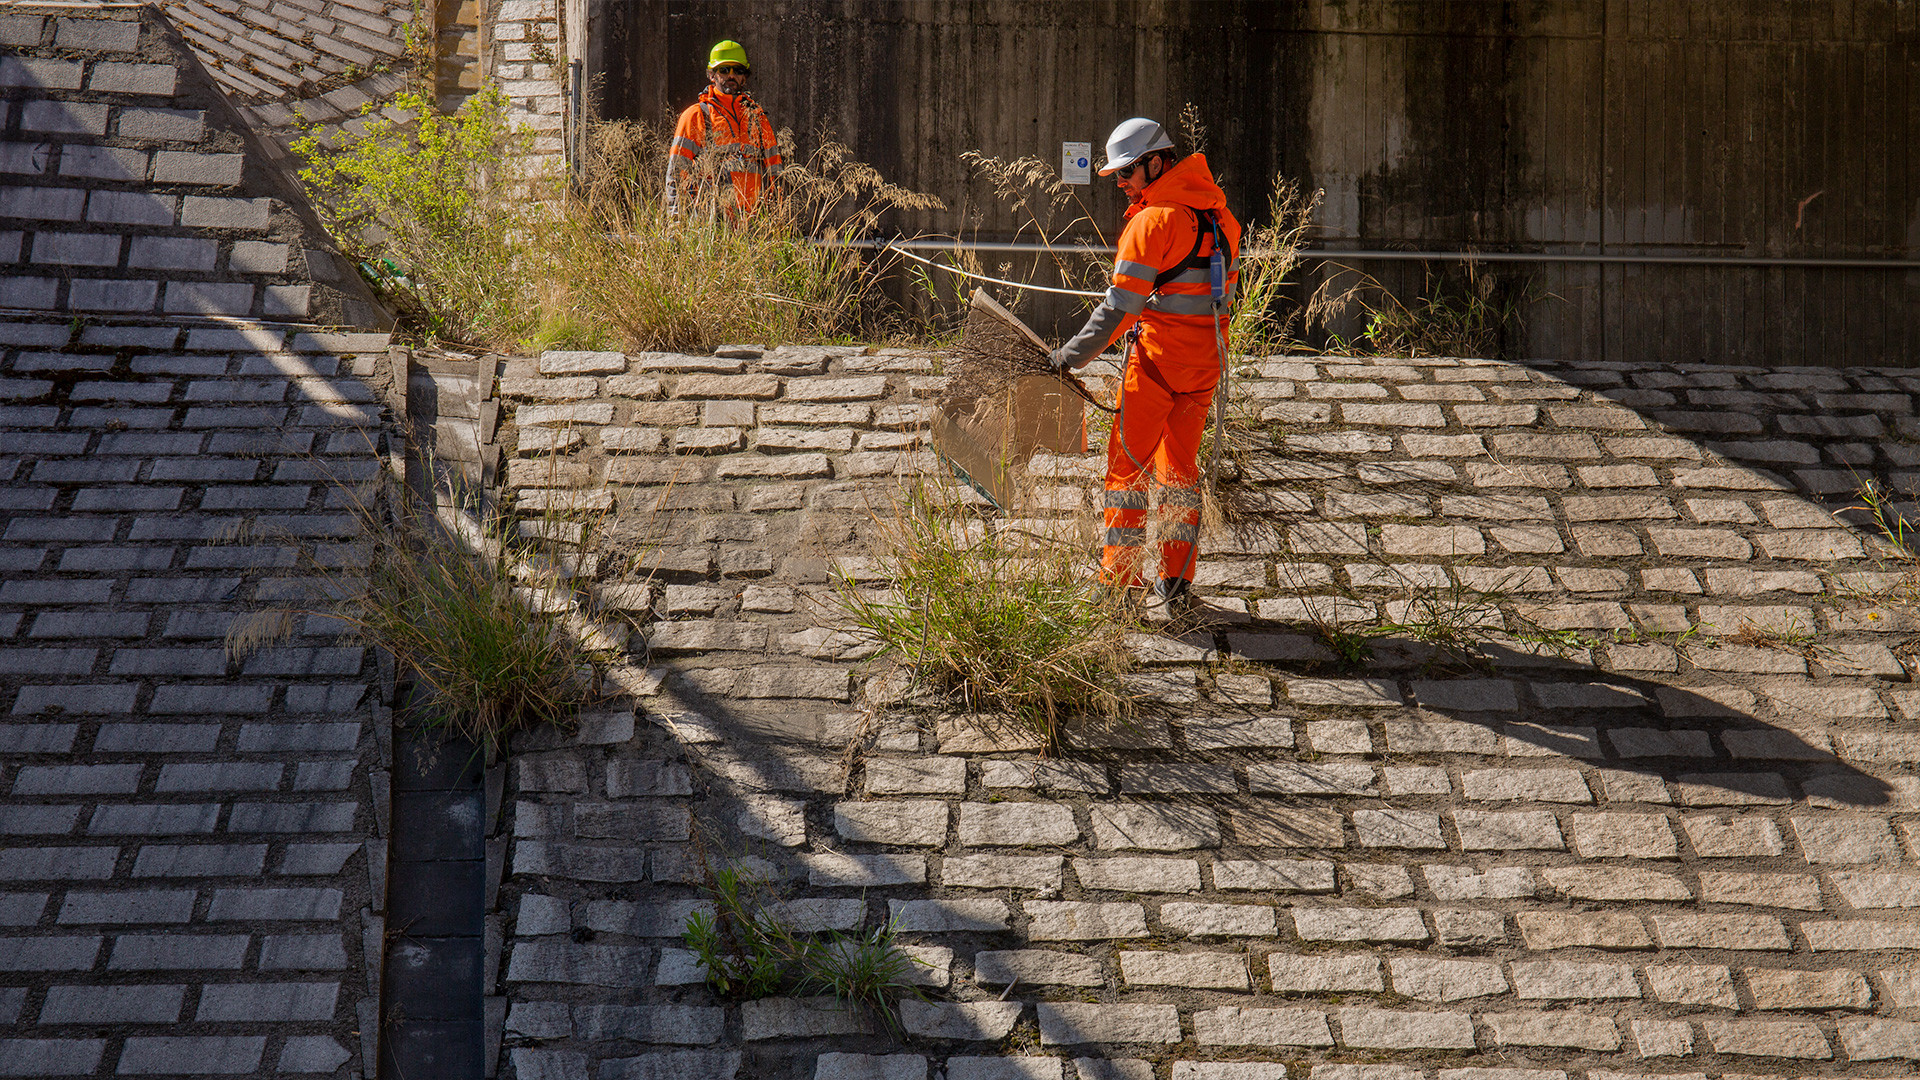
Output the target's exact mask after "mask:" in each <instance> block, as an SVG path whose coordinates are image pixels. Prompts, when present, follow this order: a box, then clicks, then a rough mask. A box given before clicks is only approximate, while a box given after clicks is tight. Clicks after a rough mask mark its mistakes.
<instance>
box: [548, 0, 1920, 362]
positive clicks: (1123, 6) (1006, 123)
mask: <svg viewBox="0 0 1920 1080" xmlns="http://www.w3.org/2000/svg"><path fill="white" fill-rule="evenodd" d="M586 7H587V18H588V22H589V28H588V34H587V37H588V44H587V46H586V60H587V67H588V70H589V71H591V72H593V73H594V75H595V78H596V79H597V80H598V83H597V87H596V90H597V94H596V96H597V104H598V108H599V111H600V113H601V114H602V115H603V116H607V117H627V118H638V119H645V120H660V119H662V118H663V117H665V116H666V115H668V114H669V113H670V112H671V111H672V110H674V109H677V108H679V107H683V106H684V105H685V104H686V103H687V102H689V101H691V100H692V99H693V97H694V96H695V95H697V93H698V92H699V89H700V86H701V83H702V79H703V71H702V69H703V66H704V62H705V57H706V51H707V48H708V46H709V45H710V44H711V43H712V42H713V41H715V40H718V39H720V38H723V37H733V38H736V39H738V40H740V41H742V42H743V43H745V45H746V46H747V49H748V51H749V54H750V55H751V57H752V58H753V60H754V64H755V93H756V95H757V96H758V97H759V99H760V101H761V102H762V104H763V105H765V106H766V108H767V109H768V111H769V113H770V114H771V115H772V116H773V117H774V118H775V120H776V122H777V123H779V124H781V125H783V126H790V127H792V128H793V129H794V131H795V132H796V133H798V135H799V138H800V143H801V149H802V151H803V152H804V151H805V150H806V149H807V148H809V147H811V146H813V145H817V143H818V139H819V137H820V135H821V133H822V132H824V131H831V132H833V133H835V134H837V135H838V136H839V137H840V138H841V139H843V140H845V141H847V142H849V143H850V144H851V145H852V146H853V148H854V149H855V151H856V153H857V154H858V155H859V156H860V157H862V158H864V159H865V160H867V161H870V162H872V163H873V164H875V165H876V166H878V167H879V168H880V169H881V170H882V171H883V172H885V173H886V174H887V175H888V176H889V177H891V178H893V179H895V180H897V181H899V182H901V183H904V184H907V185H908V186H911V187H914V188H918V189H920V190H924V191H930V192H933V193H935V194H938V195H940V196H941V197H942V198H944V199H946V200H947V202H948V204H949V206H950V209H949V210H947V211H945V212H936V213H928V214H924V215H919V216H916V217H914V218H912V219H910V220H902V221H900V222H899V223H898V224H899V225H900V226H901V227H902V228H904V229H906V230H907V231H910V232H911V231H922V230H925V231H933V232H948V233H951V232H963V233H966V234H968V235H974V234H976V233H977V234H978V235H979V236H981V237H1004V236H1008V235H1011V234H1012V233H1013V232H1014V226H1015V222H1014V221H1013V220H1012V219H1011V217H1010V216H1009V215H1008V214H1007V213H1006V212H1005V211H1004V209H1003V208H1002V207H1001V206H1000V205H999V204H998V203H997V202H996V201H995V200H994V199H993V198H992V196H991V193H990V192H989V191H987V190H986V189H985V186H984V185H983V184H981V183H980V182H979V181H978V180H977V178H974V177H970V176H969V175H968V172H967V170H966V169H965V167H964V166H963V165H962V164H961V161H960V154H961V153H962V152H963V151H966V150H979V151H981V152H984V153H989V154H994V155H998V156H1002V157H1016V156H1020V155H1026V154H1032V155H1036V156H1039V157H1041V158H1044V159H1046V160H1048V161H1057V160H1058V158H1059V155H1060V149H1061V146H1060V144H1061V143H1062V142H1063V141H1066V140H1082V141H1089V142H1093V143H1095V144H1096V146H1097V145H1098V144H1099V143H1100V141H1101V140H1102V139H1103V138H1104V136H1105V134H1106V132H1107V131H1108V130H1109V129H1110V128H1111V126H1112V125H1113V124H1114V123H1115V122H1116V121H1118V120H1120V119H1123V118H1125V117H1127V116H1131V115H1136V114H1144V115H1150V116H1159V117H1170V116H1172V115H1173V114H1174V113H1175V112H1176V111H1177V110H1178V109H1179V107H1180V106H1181V105H1182V104H1183V103H1186V102H1192V103H1194V104H1195V105H1197V106H1198V107H1199V108H1200V110H1201V113H1202V117H1203V119H1204V122H1205V125H1206V127H1207V130H1208V138H1207V149H1208V155H1209V158H1210V160H1211V161H1212V162H1213V163H1214V165H1215V168H1216V171H1217V172H1218V173H1219V174H1220V176H1221V177H1222V180H1223V184H1224V186H1226V187H1227V189H1228V192H1229V196H1230V198H1231V199H1232V200H1233V202H1234V204H1235V206H1236V208H1238V209H1240V210H1242V211H1243V212H1244V213H1243V216H1249V217H1259V216H1261V214H1260V212H1259V211H1260V208H1261V206H1262V204H1263V203H1264V201H1265V192H1266V191H1267V190H1268V187H1269V184H1270V182H1271V180H1272V178H1273V177H1274V175H1275V174H1280V175H1284V176H1288V177H1293V178H1295V179H1297V180H1299V181H1300V182H1301V183H1302V184H1303V185H1306V186H1308V187H1309V188H1313V187H1318V188H1323V189H1325V191H1326V193H1327V201H1326V204H1325V206H1324V207H1323V209H1322V212H1321V216H1320V224H1321V225H1322V226H1323V235H1324V238H1325V240H1324V242H1325V243H1326V244H1327V246H1330V247H1345V248H1348V249H1361V250H1382V249H1416V250H1433V251H1458V250H1462V249H1481V250H1488V251H1529V252H1541V253H1550V254H1561V255H1600V254H1608V255H1616V256H1617V255H1629V256H1633V255H1709V256H1720V257H1726V256H1735V257H1765V258H1814V259H1840V258H1849V259H1853V258H1860V259H1886V258H1912V257H1914V253H1915V250H1916V249H1920V182H1917V181H1916V179H1915V178H1914V170H1913V169H1912V167H1911V165H1910V158H1909V153H1910V152H1909V150H1908V149H1907V147H1908V145H1909V144H1910V143H1911V142H1913V135H1914V129H1915V118H1916V116H1920V81H1916V80H1915V79H1913V77H1912V75H1911V72H1912V71H1913V70H1914V67H1915V60H1916V59H1920V9H1916V7H1915V6H1914V5H1912V4H1905V3H1899V2H1897V0H1857V2H1849V0H1837V2H1833V3H1822V4H1797V5H1786V4H1777V3H1765V2H1759V0H1751V2H1744V3H1736V2H1729V0H1688V2H1680V0H1612V2H1604V0H1587V2H1581V0H1565V2H1552V3H1549V2H1545V0H1537V2H1536V0H1520V2H1515V3H1504V4H1491V3H1469V4H1431V3H1388V2H1339V0H1319V2H1302V3H1287V4H1261V3H1244V2H1220V3H1204V4H1182V3H1167V2H1157V0H1095V2H1076V3H1046V2H979V3H964V2H947V0H938V2H912V3H902V2H891V0H837V2H811V3H803V2H796V0H714V2H691V0H671V2H669V0H588V2H587V4H586ZM1085 190H1086V203H1087V206H1088V209H1089V210H1090V212H1091V214H1092V217H1093V219H1094V220H1095V221H1097V222H1099V223H1100V224H1101V226H1102V227H1103V228H1105V229H1106V230H1108V232H1109V233H1111V231H1112V228H1113V224H1114V223H1115V222H1117V220H1118V217H1119V211H1120V209H1121V203H1120V200H1119V199H1118V197H1117V195H1116V194H1115V193H1113V192H1112V191H1111V189H1110V188H1109V187H1107V186H1106V185H1103V184H1098V183H1096V184H1095V185H1094V186H1092V187H1091V188H1088V189H1085ZM1809 197H1811V201H1809V202H1806V204H1805V206H1804V207H1803V206H1802V200H1806V199H1809ZM1355 265H1356V267H1357V268H1358V269H1360V270H1364V271H1366V272H1368V273H1371V274H1372V275H1374V276H1375V277H1376V278H1378V279H1379V280H1380V281H1382V282H1383V283H1385V284H1386V285H1388V286H1390V287H1392V288H1394V289H1396V290H1397V291H1399V292H1400V293H1402V294H1403V295H1408V296H1410V295H1413V294H1417V293H1418V292H1419V291H1420V290H1421V288H1422V286H1423V283H1424V281H1425V279H1426V277H1427V276H1428V273H1429V271H1433V272H1436V273H1437V272H1438V270H1439V267H1438V265H1436V264H1430V265H1428V266H1423V265H1422V264H1419V263H1411V264H1409V263H1393V262H1384V261H1371V262H1360V263H1356V264H1355ZM1490 269H1491V270H1492V272H1493V273H1494V275H1495V277H1496V280H1498V281H1499V282H1500V283H1501V287H1502V288H1503V289H1504V290H1506V291H1507V292H1508V293H1510V294H1513V295H1528V296H1531V297H1532V300H1531V302H1530V303H1529V304H1528V305H1527V308H1528V318H1527V323H1526V327H1525V329H1524V331H1523V332H1521V333H1519V334H1517V335H1515V336H1513V337H1512V338H1511V339H1510V340H1509V341H1508V342H1507V343H1506V346H1505V348H1506V350H1507V351H1508V352H1510V353H1513V354H1517V355H1550V356H1556V357H1562V358H1568V359H1602V358H1612V359H1620V358H1625V357H1644V356H1645V355H1647V354H1649V353H1658V354H1660V355H1662V356H1666V357H1672V358H1679V359H1690V360H1700V361H1722V362H1748V363H1767V364H1788V363H1833V364H1839V363H1851V364H1906V363H1909V362H1910V360H1909V358H1910V357H1914V356H1916V355H1920V329H1916V328H1915V326H1914V325H1913V324H1912V323H1913V321H1912V320H1910V319H1908V318H1907V317H1906V314H1907V312H1908V311H1910V310H1911V309H1912V305H1913V304H1914V302H1915V301H1916V300H1920V273H1916V272H1908V271H1897V270H1888V269H1884V268H1873V269H1843V268H1831V267H1827V268H1818V267H1791V266H1765V267H1729V266H1715V267H1703V266H1674V265H1648V264H1631V263H1628V264H1620V263H1614V264H1604V265H1603V264H1596V263H1568V264H1564V265H1560V264H1556V265H1548V266H1539V267H1531V268H1527V269H1518V268H1514V267H1511V266H1494V267H1491V268H1490ZM1022 270H1023V268H1022V267H1019V266H1016V267H1015V271H1016V273H1018V272H1021V271H1022ZM1043 311H1044V309H1043ZM1349 329H1351V327H1349Z"/></svg>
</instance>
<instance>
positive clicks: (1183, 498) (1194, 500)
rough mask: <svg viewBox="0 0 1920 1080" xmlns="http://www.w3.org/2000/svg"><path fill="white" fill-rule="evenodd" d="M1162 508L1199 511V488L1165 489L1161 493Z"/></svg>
mask: <svg viewBox="0 0 1920 1080" xmlns="http://www.w3.org/2000/svg"><path fill="white" fill-rule="evenodd" d="M1160 505H1161V506H1184V507H1187V508H1188V509H1198V508H1199V506H1200V489H1199V488H1186V487H1179V488H1163V489H1161V491H1160Z"/></svg>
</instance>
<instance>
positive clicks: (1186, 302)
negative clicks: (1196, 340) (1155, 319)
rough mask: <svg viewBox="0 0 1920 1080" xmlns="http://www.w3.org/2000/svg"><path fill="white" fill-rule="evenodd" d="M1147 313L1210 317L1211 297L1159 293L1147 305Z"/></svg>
mask: <svg viewBox="0 0 1920 1080" xmlns="http://www.w3.org/2000/svg"><path fill="white" fill-rule="evenodd" d="M1147 310H1149V311H1163V312H1165V313H1167V314H1168V315H1211V314H1213V297H1211V296H1193V295H1190V294H1187V293H1173V294H1171V295H1169V294H1167V293H1161V294H1160V295H1158V296H1156V297H1154V298H1153V302H1152V303H1150V304H1148V305H1147Z"/></svg>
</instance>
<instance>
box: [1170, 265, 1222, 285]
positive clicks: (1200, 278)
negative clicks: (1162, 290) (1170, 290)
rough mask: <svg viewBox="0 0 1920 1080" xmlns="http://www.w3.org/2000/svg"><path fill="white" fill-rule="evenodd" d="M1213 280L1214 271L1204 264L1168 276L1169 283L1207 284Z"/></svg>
mask: <svg viewBox="0 0 1920 1080" xmlns="http://www.w3.org/2000/svg"><path fill="white" fill-rule="evenodd" d="M1212 280H1213V274H1212V271H1210V270H1208V269H1207V268H1206V267H1204V266H1203V267H1198V268H1196V269H1193V270H1182V271H1180V272H1179V273H1177V274H1175V275H1173V276H1172V277H1170V278H1168V279H1167V284H1169V285H1205V284H1206V283H1207V282H1209V281H1212Z"/></svg>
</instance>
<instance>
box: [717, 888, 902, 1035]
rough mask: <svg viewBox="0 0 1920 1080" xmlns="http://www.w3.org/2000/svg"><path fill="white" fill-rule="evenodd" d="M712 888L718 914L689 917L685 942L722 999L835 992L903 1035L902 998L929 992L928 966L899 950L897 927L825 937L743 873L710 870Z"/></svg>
mask: <svg viewBox="0 0 1920 1080" xmlns="http://www.w3.org/2000/svg"><path fill="white" fill-rule="evenodd" d="M705 889H706V893H707V896H708V898H709V899H711V900H712V901H713V910H712V911H710V912H708V911H696V912H694V913H693V914H691V915H689V916H688V917H687V922H686V926H685V928H684V931H683V934H682V937H683V938H684V940H685V941H686V943H687V948H689V949H691V950H692V951H693V954H694V959H695V962H697V963H698V964H699V965H700V969H701V970H702V971H703V972H705V973H706V977H707V985H708V986H709V987H711V988H712V990H713V992H714V993H715V994H716V995H718V996H720V997H722V998H724V999H726V1000H729V1001H750V1000H754V999H757V998H764V997H772V996H774V995H775V994H796V995H809V994H830V995H832V997H833V998H834V1000H836V1001H838V1002H840V1003H841V1004H842V1005H844V1006H846V1007H847V1008H849V1009H851V1010H853V1011H855V1012H857V1013H860V1014H862V1015H864V1016H867V1017H869V1018H871V1019H874V1020H877V1021H878V1022H879V1023H880V1024H881V1026H883V1027H885V1028H886V1029H887V1031H889V1032H890V1033H892V1034H894V1035H895V1036H898V1035H900V1034H902V1029H901V1025H900V1015H899V1007H898V1000H899V998H900V997H902V996H913V997H921V996H923V995H922V994H921V992H920V991H919V989H918V988H917V987H915V986H914V978H913V976H914V973H915V970H916V969H917V968H918V967H919V966H920V962H919V961H918V960H916V959H914V958H913V957H912V956H909V955H908V954H907V953H905V952H903V951H901V950H900V948H899V947H898V946H897V945H895V943H894V927H893V924H892V923H890V922H889V923H885V924H883V925H880V926H876V927H874V928H873V929H871V930H868V931H866V932H865V933H859V934H845V933H840V932H834V933H830V934H828V935H826V936H825V937H824V938H820V937H815V936H811V935H808V934H804V933H802V932H800V931H798V930H796V929H794V927H793V926H792V925H791V924H789V923H788V922H787V921H786V920H785V919H784V918H783V917H782V916H781V915H780V913H779V910H778V906H777V903H778V900H777V896H776V894H775V893H774V891H773V889H772V888H771V887H770V886H769V885H767V884H766V883H765V882H764V881H761V880H760V879H758V878H756V877H754V876H752V875H751V874H749V873H747V872H745V871H742V870H740V869H738V868H735V867H714V866H711V865H709V866H708V867H707V881H706V886H705Z"/></svg>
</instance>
